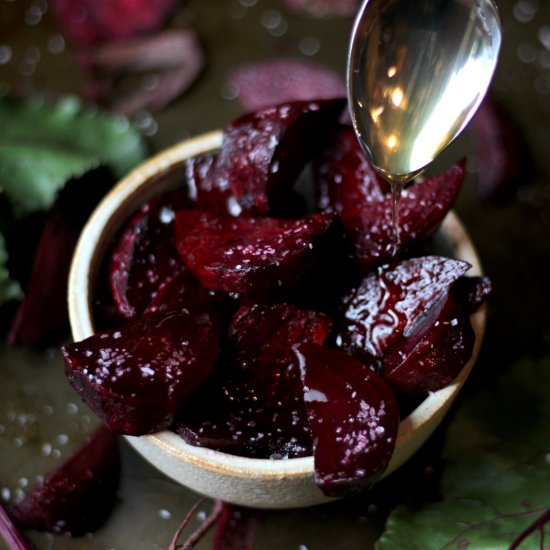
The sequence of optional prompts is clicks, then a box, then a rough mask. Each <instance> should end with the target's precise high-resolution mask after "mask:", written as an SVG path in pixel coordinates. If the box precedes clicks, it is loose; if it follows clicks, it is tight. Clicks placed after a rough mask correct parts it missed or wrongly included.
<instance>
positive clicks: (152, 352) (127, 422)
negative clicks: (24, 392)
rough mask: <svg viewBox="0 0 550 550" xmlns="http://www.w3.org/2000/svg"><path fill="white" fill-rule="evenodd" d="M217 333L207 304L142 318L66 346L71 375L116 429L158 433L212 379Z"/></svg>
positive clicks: (215, 317) (79, 390)
mask: <svg viewBox="0 0 550 550" xmlns="http://www.w3.org/2000/svg"><path fill="white" fill-rule="evenodd" d="M219 331H220V328H219V315H218V312H217V310H215V309H213V308H210V307H206V306H204V307H197V308H196V309H195V310H194V311H192V312H190V311H189V310H188V309H180V310H175V311H170V312H168V313H163V312H161V313H157V314H148V315H144V316H142V317H139V318H137V319H134V320H131V321H129V322H127V323H125V324H124V325H122V326H120V327H117V328H114V329H110V330H106V331H104V332H100V333H96V334H94V335H93V336H90V337H89V338H87V339H85V340H83V341H81V342H77V343H73V344H67V345H65V346H63V348H62V349H63V355H64V358H65V364H66V374H67V378H68V379H69V381H70V382H71V384H72V386H73V387H74V388H75V390H76V391H77V393H78V394H79V395H80V397H81V398H82V399H83V400H84V402H85V403H86V404H87V405H88V406H89V407H90V408H91V409H92V410H93V411H94V412H95V413H96V414H97V416H99V418H101V419H102V420H103V422H104V423H105V425H106V426H108V427H109V428H110V429H111V430H112V431H113V432H115V433H121V434H126V435H143V434H147V433H152V432H156V431H159V430H162V429H165V428H167V427H168V426H170V424H171V423H172V421H173V419H174V416H175V415H176V414H177V413H178V411H179V410H180V409H181V408H182V406H183V404H184V403H185V400H186V399H187V398H188V397H189V396H190V395H191V394H192V393H193V392H194V391H195V390H196V389H197V388H198V387H199V386H200V385H201V384H202V383H203V382H204V381H205V380H207V378H208V377H209V375H210V373H211V371H212V369H213V367H214V363H215V361H216V359H217V356H218V353H219V347H220V342H219V341H220V334H219Z"/></svg>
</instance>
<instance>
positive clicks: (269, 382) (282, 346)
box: [228, 304, 332, 407]
mask: <svg viewBox="0 0 550 550" xmlns="http://www.w3.org/2000/svg"><path fill="white" fill-rule="evenodd" d="M331 329H332V319H330V318H329V317H328V316H327V315H324V314H322V313H317V312H314V311H308V310H305V309H300V308H298V307H296V306H293V305H290V304H274V305H265V306H262V305H254V306H242V307H241V308H240V309H239V311H238V312H237V313H236V314H235V316H234V317H233V319H232V321H231V324H230V326H229V335H228V347H229V353H230V361H231V362H232V364H233V365H234V367H235V369H236V370H237V372H238V373H240V374H241V375H242V376H243V378H244V379H245V380H246V379H247V378H248V385H250V386H251V387H252V389H253V393H254V397H255V398H257V399H258V401H259V402H260V403H262V406H264V407H281V406H282V405H278V404H279V403H281V401H285V402H290V401H298V402H299V401H300V400H301V396H302V388H301V383H300V372H299V371H298V369H297V366H296V357H295V355H294V352H293V351H292V346H293V345H295V344H299V343H305V342H310V343H314V344H318V345H323V344H324V343H325V342H326V340H327V338H328V336H329V334H330V331H331ZM243 381H244V380H243Z"/></svg>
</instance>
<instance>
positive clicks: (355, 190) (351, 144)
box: [313, 126, 390, 213]
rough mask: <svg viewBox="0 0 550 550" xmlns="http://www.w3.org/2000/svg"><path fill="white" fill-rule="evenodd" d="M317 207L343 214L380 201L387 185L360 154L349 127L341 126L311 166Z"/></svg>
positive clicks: (359, 148) (387, 191) (388, 189)
mask: <svg viewBox="0 0 550 550" xmlns="http://www.w3.org/2000/svg"><path fill="white" fill-rule="evenodd" d="M313 177H314V181H315V189H316V195H317V205H318V207H319V208H320V209H321V210H325V209H327V208H329V209H331V210H333V211H335V212H338V213H342V212H344V211H349V210H353V209H355V208H358V207H359V206H363V205H367V204H370V203H377V202H381V201H383V200H384V199H385V198H386V197H388V196H389V194H390V188H389V184H388V183H387V182H386V181H385V180H384V179H383V178H382V177H381V176H379V175H378V173H377V172H376V171H375V170H374V168H373V167H372V165H371V164H370V162H369V161H368V160H367V157H366V156H365V154H364V153H363V151H362V149H361V146H360V145H359V141H358V140H357V136H356V135H355V131H354V130H353V128H352V127H351V126H341V127H340V129H339V130H338V132H337V133H336V134H335V135H334V137H332V138H331V140H330V141H329V142H328V143H327V145H326V147H325V148H324V149H323V152H322V154H320V155H319V156H318V157H317V158H316V159H315V160H314V163H313Z"/></svg>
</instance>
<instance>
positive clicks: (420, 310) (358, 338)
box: [340, 256, 470, 361]
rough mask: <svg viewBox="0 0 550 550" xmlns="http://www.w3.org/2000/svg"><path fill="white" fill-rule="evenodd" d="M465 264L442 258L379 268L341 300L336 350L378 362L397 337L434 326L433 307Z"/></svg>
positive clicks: (464, 269)
mask: <svg viewBox="0 0 550 550" xmlns="http://www.w3.org/2000/svg"><path fill="white" fill-rule="evenodd" d="M469 268H470V265H469V264H468V263H467V262H463V261H460V260H451V259H449V258H444V257H441V256H424V257H419V258H412V259H410V260H404V261H402V262H399V263H397V264H393V265H388V266H385V267H382V268H379V270H378V271H377V272H375V273H373V274H371V275H369V276H368V277H366V278H365V279H363V281H362V282H361V284H360V285H359V286H358V287H357V288H356V289H354V290H353V291H352V292H351V293H350V294H349V295H348V296H347V297H346V298H345V299H344V312H343V320H342V328H341V334H340V336H341V345H342V347H343V348H344V349H345V350H347V351H348V352H349V353H351V354H353V355H356V356H357V357H359V358H363V359H364V360H367V361H368V360H369V359H370V358H371V357H378V358H381V357H382V356H383V355H384V354H385V353H386V352H387V351H388V350H389V349H390V348H391V347H392V346H394V345H395V344H396V343H397V342H398V341H399V340H400V339H401V338H403V337H408V336H409V335H410V334H412V333H414V332H415V331H416V332H418V330H419V324H421V323H427V324H428V325H429V324H430V323H433V322H435V320H436V317H435V313H434V312H435V310H434V308H435V307H436V306H437V304H438V302H439V301H440V300H441V299H442V298H443V297H444V296H445V295H446V294H447V292H448V290H449V287H450V285H451V284H452V283H454V282H455V281H456V280H457V279H458V278H459V277H461V276H462V275H463V274H464V273H465V272H466V270H467V269H469Z"/></svg>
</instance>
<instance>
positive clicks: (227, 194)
mask: <svg viewBox="0 0 550 550" xmlns="http://www.w3.org/2000/svg"><path fill="white" fill-rule="evenodd" d="M217 158H218V153H217V152H211V153H204V154H202V155H197V156H194V157H190V158H189V159H187V160H186V161H185V165H184V168H185V179H186V182H187V188H188V194H189V198H190V199H191V201H192V202H193V203H194V206H195V208H199V209H201V210H209V211H210V212H213V213H215V214H218V215H224V214H230V215H232V216H238V215H240V214H241V212H242V209H241V207H240V205H239V203H238V201H237V199H236V197H235V195H234V194H233V191H232V190H231V187H230V185H229V182H228V181H227V180H226V179H220V178H216V176H215V167H216V161H217Z"/></svg>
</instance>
